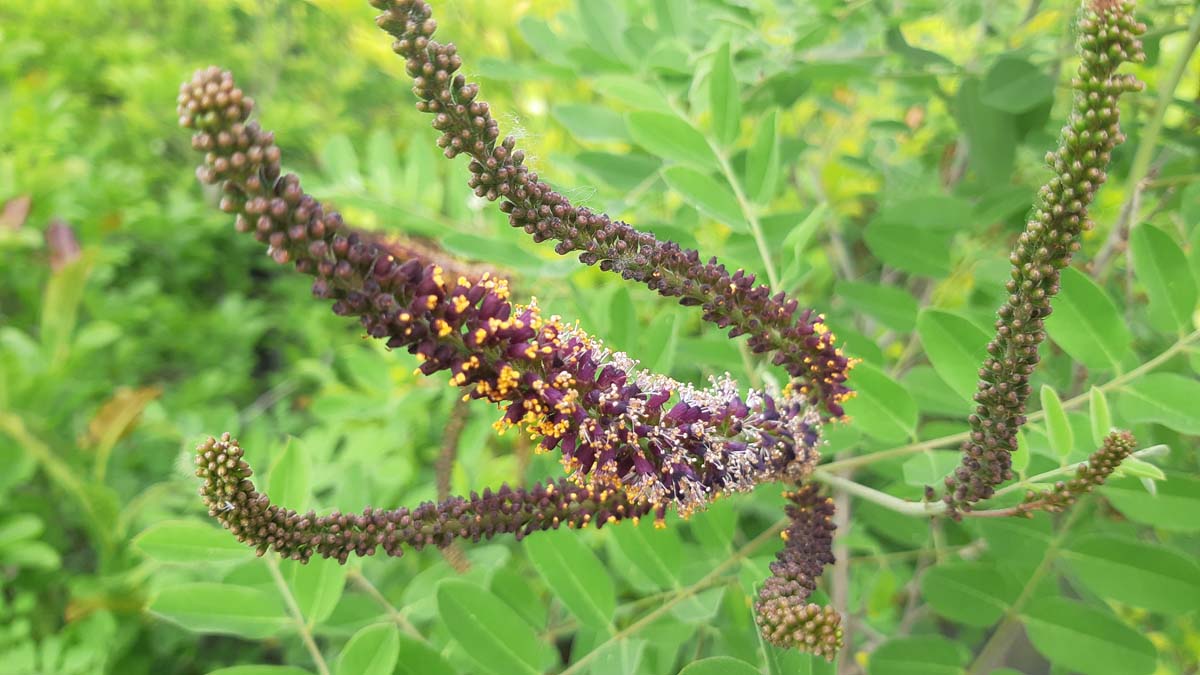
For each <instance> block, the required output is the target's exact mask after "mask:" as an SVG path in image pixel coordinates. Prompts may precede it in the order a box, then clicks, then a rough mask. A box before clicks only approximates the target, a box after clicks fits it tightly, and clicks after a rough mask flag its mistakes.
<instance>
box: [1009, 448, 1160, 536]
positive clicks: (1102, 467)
mask: <svg viewBox="0 0 1200 675" xmlns="http://www.w3.org/2000/svg"><path fill="white" fill-rule="evenodd" d="M1135 448H1137V441H1136V440H1135V439H1134V437H1133V434H1131V433H1129V432H1128V431H1114V432H1112V433H1110V434H1109V435H1108V436H1106V437H1105V439H1104V443H1103V444H1101V446H1100V449H1099V450H1097V451H1095V452H1093V453H1092V454H1091V456H1090V457H1088V461H1087V462H1086V463H1083V464H1080V465H1079V467H1078V468H1076V469H1075V477H1074V478H1072V479H1070V480H1066V481H1058V482H1057V483H1055V484H1054V486H1053V487H1052V488H1050V489H1049V490H1030V491H1028V492H1026V493H1025V499H1024V501H1022V502H1021V503H1020V504H1017V506H1016V507H1014V509H1013V510H1014V512H1015V513H1016V514H1017V515H1025V516H1029V515H1032V513H1033V512H1034V511H1051V512H1058V511H1065V510H1067V509H1068V508H1070V507H1071V506H1073V505H1074V504H1075V502H1076V501H1078V500H1079V498H1080V497H1082V496H1084V495H1086V494H1088V493H1090V492H1091V491H1092V490H1095V489H1096V488H1097V487H1099V486H1101V485H1103V484H1104V481H1106V480H1108V477H1109V476H1111V475H1112V474H1113V472H1114V471H1116V470H1117V468H1118V467H1120V466H1121V462H1123V461H1125V458H1127V457H1129V455H1131V454H1133V451H1134V449H1135Z"/></svg>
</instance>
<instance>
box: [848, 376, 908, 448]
mask: <svg viewBox="0 0 1200 675" xmlns="http://www.w3.org/2000/svg"><path fill="white" fill-rule="evenodd" d="M854 385H855V387H854V388H855V390H856V391H857V392H858V394H857V395H856V396H855V397H854V398H852V399H850V400H849V401H847V402H846V414H848V415H850V417H852V418H853V420H854V423H855V424H857V425H859V426H860V427H862V430H863V431H864V432H865V433H866V434H867V435H869V436H872V437H874V438H877V439H879V440H881V441H886V442H889V443H902V442H904V441H906V440H908V439H910V438H912V437H913V436H914V435H915V434H916V430H917V404H916V402H914V401H913V398H912V395H911V394H909V393H908V390H906V389H905V388H904V387H903V386H902V385H901V384H900V383H899V382H896V381H895V380H893V379H892V378H891V376H889V375H888V374H887V373H885V372H883V371H882V370H880V369H878V368H876V367H875V366H873V365H871V364H869V363H865V362H864V363H860V364H858V365H857V366H855V367H854Z"/></svg>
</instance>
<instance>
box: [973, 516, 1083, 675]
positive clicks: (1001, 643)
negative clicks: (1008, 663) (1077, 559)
mask: <svg viewBox="0 0 1200 675" xmlns="http://www.w3.org/2000/svg"><path fill="white" fill-rule="evenodd" d="M1083 511H1084V509H1081V508H1075V509H1072V510H1071V512H1070V513H1069V514H1068V515H1067V517H1066V519H1065V520H1064V521H1063V523H1062V527H1061V528H1059V531H1058V532H1057V533H1056V534H1055V535H1054V538H1053V539H1051V540H1050V544H1049V545H1048V546H1047V547H1046V552H1045V553H1044V554H1043V555H1042V562H1041V563H1040V564H1038V566H1037V569H1035V570H1034V571H1033V574H1031V575H1029V580H1028V581H1026V582H1025V587H1024V588H1022V589H1021V593H1020V595H1018V596H1017V599H1016V600H1014V601H1013V603H1012V604H1011V605H1009V607H1008V610H1007V611H1006V612H1005V614H1004V620H1003V621H1002V622H1001V624H1000V627H999V628H997V629H996V630H995V631H994V632H993V633H992V635H991V637H989V638H988V640H987V642H985V643H984V645H983V648H982V649H980V650H979V655H978V656H976V657H975V661H974V662H972V663H971V667H970V668H968V669H967V673H968V675H983V674H984V673H987V672H990V671H991V669H992V668H994V667H995V665H999V664H998V663H997V664H995V665H993V664H992V662H993V661H998V660H999V658H1000V657H1001V655H1002V654H1003V652H1004V650H1005V649H1007V648H1008V643H1009V642H1010V641H1012V638H1013V636H1014V635H1015V634H1016V631H1017V629H1018V628H1020V624H1021V622H1020V619H1019V616H1020V613H1021V610H1022V609H1023V608H1024V607H1025V603H1026V602H1029V597H1030V595H1032V594H1033V591H1034V589H1035V588H1037V585H1038V583H1039V582H1041V580H1042V577H1044V576H1046V572H1047V571H1049V569H1050V566H1051V565H1052V564H1053V563H1054V554H1055V553H1057V552H1058V547H1059V546H1061V545H1062V542H1063V540H1064V539H1066V537H1067V534H1068V533H1069V532H1070V531H1071V526H1072V525H1074V524H1075V521H1076V520H1077V519H1078V518H1079V515H1080V514H1081V513H1083Z"/></svg>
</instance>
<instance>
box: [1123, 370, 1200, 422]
mask: <svg viewBox="0 0 1200 675" xmlns="http://www.w3.org/2000/svg"><path fill="white" fill-rule="evenodd" d="M1197 402H1200V381H1198V380H1196V378H1195V377H1194V376H1193V377H1188V376H1185V375H1180V374H1178V373H1151V374H1150V375H1146V376H1143V377H1140V378H1138V379H1137V380H1136V381H1134V382H1133V383H1132V384H1130V385H1128V386H1126V387H1125V388H1123V389H1122V390H1121V395H1120V397H1119V398H1118V399H1117V408H1118V409H1119V410H1120V411H1121V415H1122V416H1124V417H1125V419H1126V420H1128V421H1130V422H1155V423H1157V424H1161V425H1163V426H1164V427H1168V428H1171V429H1174V430H1175V431H1178V432H1179V433H1183V434H1189V435H1192V436H1196V435H1200V415H1198V414H1196V406H1197Z"/></svg>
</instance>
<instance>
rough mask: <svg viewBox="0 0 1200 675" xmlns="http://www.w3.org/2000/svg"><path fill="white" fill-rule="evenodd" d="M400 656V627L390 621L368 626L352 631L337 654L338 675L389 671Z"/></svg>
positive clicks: (386, 673)
mask: <svg viewBox="0 0 1200 675" xmlns="http://www.w3.org/2000/svg"><path fill="white" fill-rule="evenodd" d="M399 657H400V631H399V630H397V629H396V626H395V625H393V624H390V623H377V624H375V625H373V626H367V627H366V628H363V629H362V630H360V631H358V632H357V633H355V634H354V637H352V638H350V641H349V642H347V643H346V646H345V647H343V648H342V653H341V654H339V655H338V660H337V669H336V670H335V671H334V672H335V673H336V674H337V675H392V671H393V670H394V669H395V668H396V661H397V660H398V659H399Z"/></svg>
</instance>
